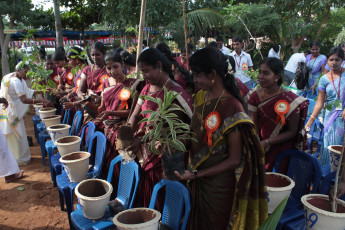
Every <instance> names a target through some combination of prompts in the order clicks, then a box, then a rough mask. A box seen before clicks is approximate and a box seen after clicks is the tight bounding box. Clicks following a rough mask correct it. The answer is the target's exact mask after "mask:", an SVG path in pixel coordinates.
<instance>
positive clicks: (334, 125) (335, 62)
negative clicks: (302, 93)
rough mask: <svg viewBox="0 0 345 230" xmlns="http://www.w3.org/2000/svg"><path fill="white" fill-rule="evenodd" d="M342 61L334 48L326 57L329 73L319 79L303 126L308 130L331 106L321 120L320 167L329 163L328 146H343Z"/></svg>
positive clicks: (344, 76)
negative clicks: (330, 106)
mask: <svg viewBox="0 0 345 230" xmlns="http://www.w3.org/2000/svg"><path fill="white" fill-rule="evenodd" d="M343 60H344V51H343V50H342V49H341V48H339V47H334V48H332V49H331V50H330V52H329V54H328V55H327V63H328V65H329V67H330V69H331V71H330V72H328V73H327V74H325V75H323V76H322V77H321V79H320V82H319V86H318V91H319V96H318V98H317V102H316V105H315V107H314V111H313V113H312V115H311V116H310V119H309V121H308V123H307V124H306V126H305V127H306V129H307V130H309V129H310V127H311V125H312V124H313V122H314V120H315V119H317V117H318V115H319V114H320V112H321V110H322V109H323V108H324V107H325V106H327V105H329V104H333V106H332V109H331V110H328V109H325V115H324V119H323V120H324V122H325V123H324V137H323V145H322V147H321V150H320V164H321V165H325V164H329V163H330V159H329V151H328V149H327V147H328V146H330V145H342V144H343V136H344V118H345V110H344V103H345V73H344V72H345V71H344V69H342V68H341V63H342V62H343Z"/></svg>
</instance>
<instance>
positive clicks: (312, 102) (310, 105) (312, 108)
mask: <svg viewBox="0 0 345 230" xmlns="http://www.w3.org/2000/svg"><path fill="white" fill-rule="evenodd" d="M308 101H309V106H308V112H307V117H310V116H311V115H312V114H313V111H314V107H315V105H316V101H315V100H314V99H309V98H308Z"/></svg>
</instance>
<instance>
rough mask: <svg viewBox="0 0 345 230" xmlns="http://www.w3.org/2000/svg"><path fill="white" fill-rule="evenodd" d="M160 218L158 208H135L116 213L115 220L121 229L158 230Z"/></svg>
mask: <svg viewBox="0 0 345 230" xmlns="http://www.w3.org/2000/svg"><path fill="white" fill-rule="evenodd" d="M160 218H161V213H160V212H158V211H157V210H154V209H149V208H133V209H127V210H125V211H123V212H120V213H118V214H116V215H115V217H114V218H113V222H114V224H115V226H116V227H117V229H119V230H139V229H140V230H158V224H159V220H160Z"/></svg>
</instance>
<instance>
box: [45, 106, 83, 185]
mask: <svg viewBox="0 0 345 230" xmlns="http://www.w3.org/2000/svg"><path fill="white" fill-rule="evenodd" d="M64 118H65V117H64ZM64 120H65V119H64ZM82 122H83V113H82V111H77V112H76V114H75V115H74V118H73V121H72V126H71V129H70V131H69V135H70V136H78V135H79V132H80V129H81V125H82ZM45 148H46V149H47V152H48V157H49V158H50V159H49V166H51V172H52V178H53V183H54V179H55V178H56V175H60V174H61V172H62V165H61V163H60V161H59V159H60V157H61V156H60V153H57V154H56V155H55V156H54V151H55V149H56V148H57V147H56V145H54V143H53V141H52V140H50V141H47V143H46V144H45ZM54 185H55V183H54Z"/></svg>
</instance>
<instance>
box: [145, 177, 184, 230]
mask: <svg viewBox="0 0 345 230" xmlns="http://www.w3.org/2000/svg"><path fill="white" fill-rule="evenodd" d="M163 187H166V193H165V202H164V208H163V214H162V223H164V224H166V225H167V226H168V227H169V228H170V229H172V230H178V229H181V230H184V229H186V226H187V222H188V216H189V212H190V208H191V205H190V194H189V191H188V189H187V188H186V186H184V185H183V184H181V183H180V182H178V181H170V180H167V179H163V180H161V181H160V182H159V183H158V184H156V185H155V187H154V188H153V192H152V196H151V201H150V206H149V208H152V209H154V208H155V204H156V200H157V193H158V191H159V190H160V189H161V188H163ZM183 213H184V216H183V223H182V226H181V228H180V225H181V219H182V214H183Z"/></svg>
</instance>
